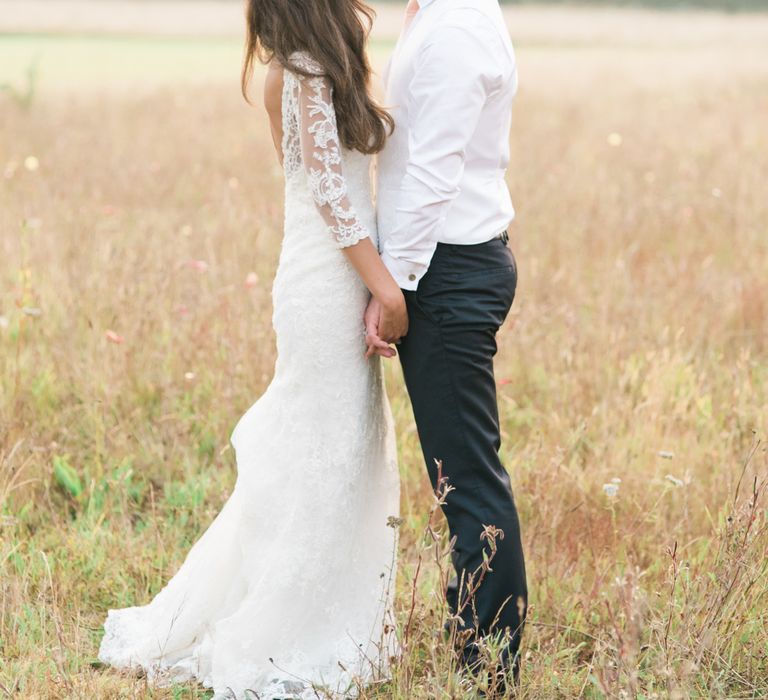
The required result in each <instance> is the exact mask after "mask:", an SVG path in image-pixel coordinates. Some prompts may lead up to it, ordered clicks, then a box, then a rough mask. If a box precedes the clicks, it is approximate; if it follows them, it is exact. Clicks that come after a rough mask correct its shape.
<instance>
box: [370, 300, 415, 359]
mask: <svg viewBox="0 0 768 700" xmlns="http://www.w3.org/2000/svg"><path fill="white" fill-rule="evenodd" d="M407 332H408V311H407V309H406V306H405V297H404V296H403V293H402V291H400V289H398V290H397V293H396V294H393V295H392V297H391V298H386V299H379V298H378V297H375V296H374V297H372V298H371V301H370V302H369V303H368V308H367V309H366V311H365V342H366V345H367V346H368V349H367V350H366V352H365V356H366V357H367V358H368V357H373V356H374V355H381V356H382V357H390V358H391V357H394V356H395V355H396V354H397V353H396V352H395V349H394V348H393V347H391V345H390V343H398V342H399V341H400V338H402V337H403V336H404V335H405V334H406V333H407Z"/></svg>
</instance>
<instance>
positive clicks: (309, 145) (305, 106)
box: [283, 52, 369, 248]
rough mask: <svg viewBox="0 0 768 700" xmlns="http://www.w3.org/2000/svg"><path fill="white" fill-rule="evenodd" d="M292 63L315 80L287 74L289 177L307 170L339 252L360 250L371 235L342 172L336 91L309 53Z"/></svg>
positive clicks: (286, 157)
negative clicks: (357, 245) (358, 212)
mask: <svg viewBox="0 0 768 700" xmlns="http://www.w3.org/2000/svg"><path fill="white" fill-rule="evenodd" d="M291 64H292V65H293V66H295V67H296V68H298V69H299V70H301V71H304V72H306V73H308V74H309V75H305V74H303V73H299V72H294V71H291V70H290V69H287V70H286V72H285V94H284V99H286V100H287V104H288V106H289V109H288V110H286V112H287V113H286V115H285V123H284V125H283V154H284V156H283V160H284V167H285V176H286V178H288V177H291V176H293V175H295V174H296V173H297V172H300V171H301V170H302V167H303V170H304V172H306V174H307V178H308V180H309V188H310V191H311V192H312V198H313V200H314V202H315V206H316V207H317V209H318V211H319V212H320V215H321V216H322V217H323V220H324V221H325V223H326V224H327V225H328V227H329V229H330V231H331V233H332V234H333V237H334V238H335V239H336V241H337V243H338V245H339V247H340V248H345V247H347V246H351V245H355V243H358V242H359V241H360V240H361V239H363V238H368V237H369V232H368V230H367V228H366V227H365V225H364V224H363V223H362V222H361V221H360V218H359V217H358V215H357V212H356V211H355V208H354V207H353V206H352V203H351V202H350V200H349V195H348V192H347V181H346V180H345V178H344V173H343V172H342V167H341V162H342V157H341V140H340V138H339V131H338V127H337V122H336V110H335V109H334V106H333V86H332V85H331V83H330V80H329V79H328V78H327V77H326V76H325V75H324V71H323V68H322V66H320V64H319V63H317V62H316V61H315V60H314V59H313V58H311V57H310V56H309V55H307V54H306V53H303V52H295V53H293V54H292V55H291Z"/></svg>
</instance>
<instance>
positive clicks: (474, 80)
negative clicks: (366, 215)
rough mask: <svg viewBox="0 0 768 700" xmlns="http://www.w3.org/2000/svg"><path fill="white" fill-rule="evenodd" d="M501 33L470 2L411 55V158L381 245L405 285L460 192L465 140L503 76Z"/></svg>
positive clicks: (419, 270) (411, 282)
mask: <svg viewBox="0 0 768 700" xmlns="http://www.w3.org/2000/svg"><path fill="white" fill-rule="evenodd" d="M498 41H499V36H498V34H497V33H496V31H495V29H494V27H493V26H492V25H491V24H490V22H489V21H488V20H487V18H485V17H483V16H482V15H480V13H477V12H474V11H472V10H468V11H466V12H464V13H456V16H455V17H454V18H453V19H452V21H451V23H450V24H447V25H444V26H440V27H439V30H438V31H435V32H434V35H433V36H431V37H430V38H429V39H428V40H427V41H426V42H425V43H424V45H423V46H422V47H421V49H420V51H419V54H418V56H417V57H416V66H415V72H414V77H413V79H412V81H411V83H410V85H409V86H408V101H407V109H408V122H409V126H410V134H409V157H408V163H407V166H406V171H405V176H404V177H403V180H402V183H401V185H400V189H399V192H398V197H397V205H396V218H395V227H394V229H393V230H392V232H391V233H390V234H389V235H388V236H387V239H386V241H385V242H384V246H383V250H382V252H381V257H382V260H383V261H384V264H385V265H386V266H387V268H388V269H389V271H390V272H391V273H392V276H393V277H394V278H395V280H397V282H398V284H399V285H400V287H402V288H403V289H409V290H415V289H416V288H417V287H418V283H419V280H421V278H422V277H423V276H424V274H425V273H426V271H427V269H428V268H429V263H430V261H431V260H432V256H433V254H434V252H435V248H436V247H437V242H438V235H439V230H440V226H441V224H442V223H443V222H444V221H445V218H446V216H448V215H449V212H450V206H451V202H452V201H453V199H455V198H456V196H457V195H458V194H459V191H460V190H459V184H460V182H461V180H462V176H463V173H464V163H465V151H466V147H467V144H468V143H469V142H470V139H472V137H473V135H474V134H475V131H476V129H477V125H478V121H479V119H480V114H481V112H482V109H483V106H484V104H485V102H486V100H487V97H488V95H489V94H491V92H492V91H493V90H494V89H495V88H496V85H495V83H496V81H497V80H499V79H500V76H498V75H497V71H498V68H497V67H496V66H495V60H494V57H495V56H497V55H498V53H494V52H493V50H492V49H493V48H494V47H495V46H496V42H498ZM497 51H498V49H497Z"/></svg>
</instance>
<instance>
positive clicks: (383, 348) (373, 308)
mask: <svg viewBox="0 0 768 700" xmlns="http://www.w3.org/2000/svg"><path fill="white" fill-rule="evenodd" d="M382 313H383V307H382V304H381V302H380V301H379V300H378V298H377V297H372V298H371V301H370V302H369V303H368V308H367V309H366V310H365V343H366V345H367V346H368V348H367V350H366V352H365V356H366V358H370V357H373V356H374V355H380V356H381V357H387V358H392V357H394V356H395V355H396V354H397V353H396V352H395V350H394V348H392V347H391V346H390V344H389V343H387V342H385V341H384V340H382V338H381V337H380V335H379V334H380V332H381V331H380V330H379V327H380V325H381V318H382ZM405 323H406V326H407V323H408V319H407V315H406V319H405Z"/></svg>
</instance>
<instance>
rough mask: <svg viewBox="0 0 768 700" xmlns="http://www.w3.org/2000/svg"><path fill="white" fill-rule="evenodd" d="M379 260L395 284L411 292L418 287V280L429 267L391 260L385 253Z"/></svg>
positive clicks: (407, 261)
mask: <svg viewBox="0 0 768 700" xmlns="http://www.w3.org/2000/svg"><path fill="white" fill-rule="evenodd" d="M381 260H382V262H383V263H384V265H386V268H387V269H388V270H389V272H390V274H391V275H392V277H394V278H395V282H397V284H398V285H399V286H400V289H406V290H408V291H411V292H414V291H416V288H417V287H418V286H419V280H420V279H421V278H422V277H424V275H425V274H426V272H427V269H428V267H429V266H428V265H422V264H420V263H414V262H410V261H409V260H402V259H400V258H393V257H392V256H391V255H390V254H389V253H387V252H386V251H384V252H382V254H381Z"/></svg>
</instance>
